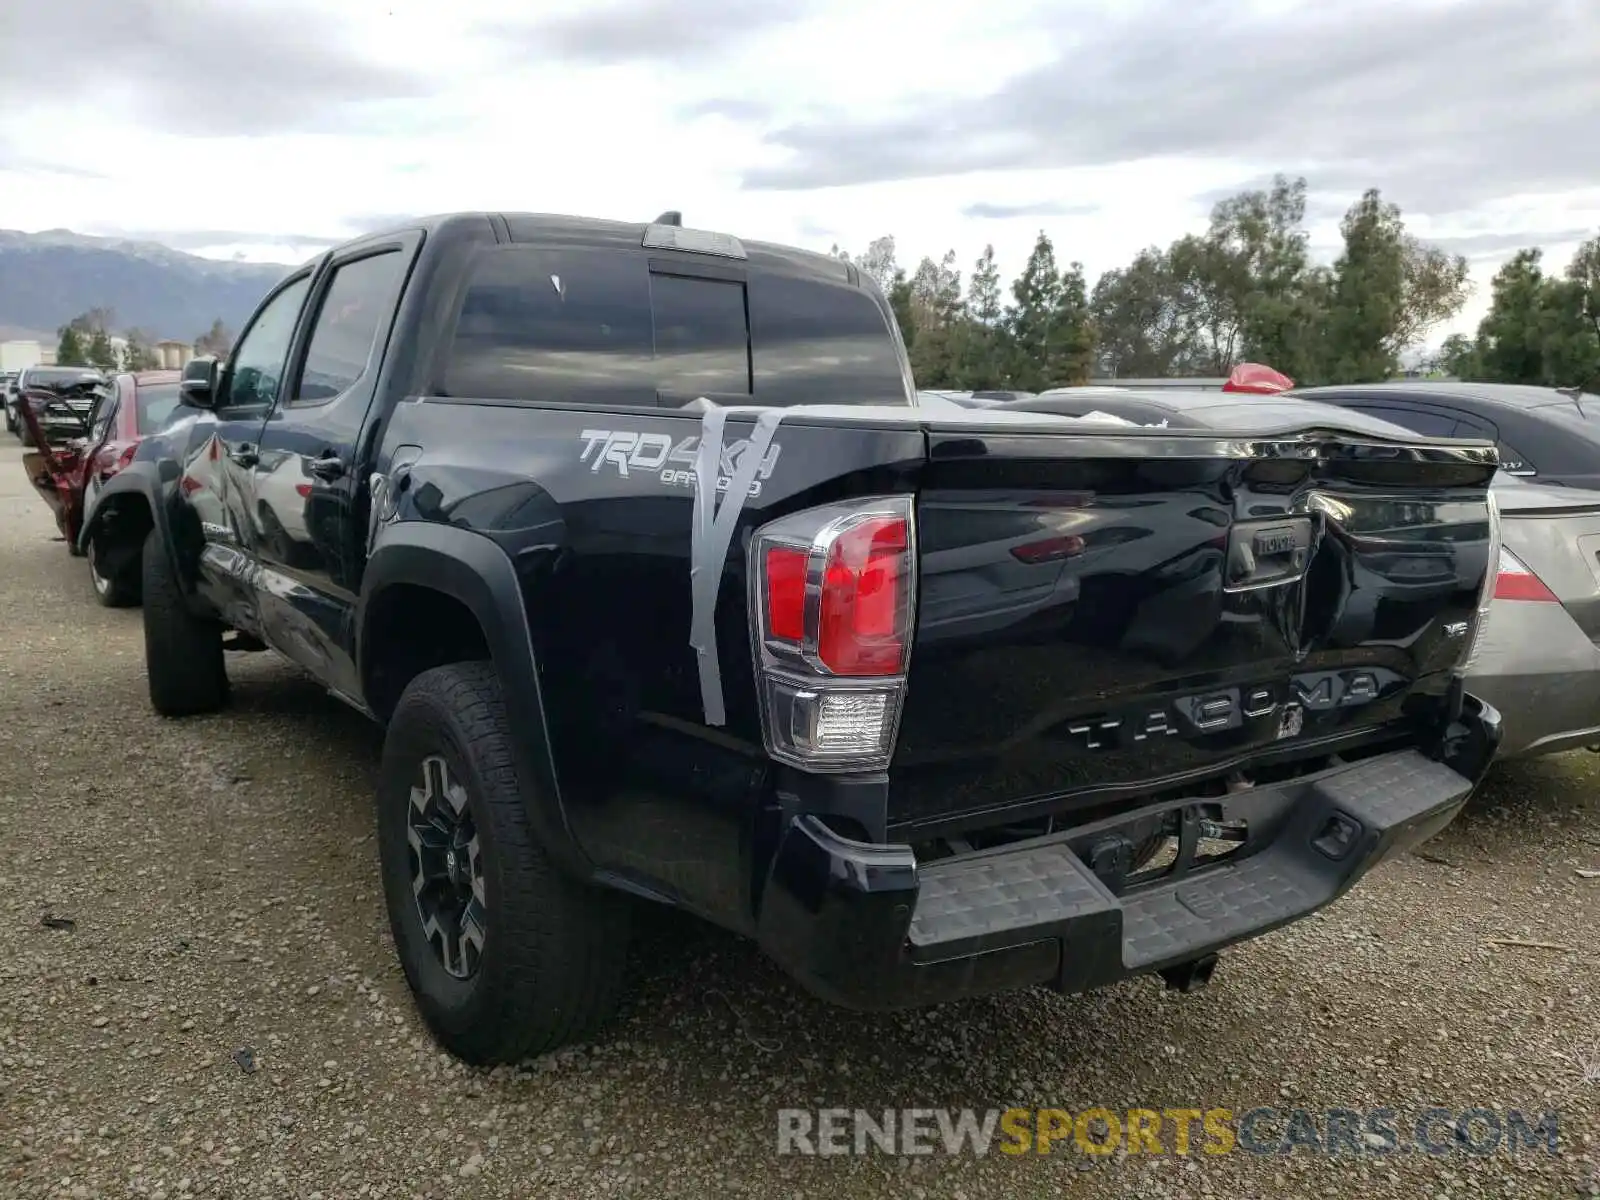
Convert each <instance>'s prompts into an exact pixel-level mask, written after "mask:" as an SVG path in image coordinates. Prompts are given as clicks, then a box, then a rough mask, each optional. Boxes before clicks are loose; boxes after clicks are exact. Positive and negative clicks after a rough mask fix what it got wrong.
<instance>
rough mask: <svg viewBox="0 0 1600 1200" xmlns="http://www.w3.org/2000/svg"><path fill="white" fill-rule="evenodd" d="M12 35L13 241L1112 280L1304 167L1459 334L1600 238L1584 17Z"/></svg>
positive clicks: (1361, 4)
mask: <svg viewBox="0 0 1600 1200" xmlns="http://www.w3.org/2000/svg"><path fill="white" fill-rule="evenodd" d="M534 14H537V15H534ZM0 48H3V53H4V64H5V65H4V69H3V70H0V228H12V229H23V230H39V229H46V228H58V227H67V228H71V229H75V230H78V231H80V232H86V233H109V234H131V235H135V236H141V237H150V238H153V239H155V240H159V241H163V242H166V243H167V244H169V245H172V246H175V247H178V248H180V249H186V250H191V251H196V252H200V253H205V254H211V255H216V256H222V257H226V256H230V255H237V254H243V255H244V256H246V257H250V258H256V259H263V260H270V261H296V260H298V259H300V258H303V257H305V256H306V255H308V254H309V253H311V252H313V251H315V250H316V249H318V248H320V246H321V245H324V244H327V243H328V242H329V241H331V240H337V239H339V238H341V237H343V236H348V235H350V234H353V233H356V232H360V231H362V230H364V229H367V228H371V227H373V226H374V225H375V224H381V223H384V222H386V221H388V220H390V219H391V218H394V217H397V216H404V215H408V214H414V213H422V212H434V211H441V210H451V209H471V208H489V209H495V208H501V209H524V210H534V211H551V212H573V213H582V214H585V215H592V216H608V217H619V218H631V219H638V220H643V219H648V218H649V217H651V216H653V215H654V214H655V213H657V212H659V211H661V210H662V209H666V208H677V209H681V210H682V211H683V213H684V215H685V222H686V223H687V224H691V225H697V226H701V227H704V228H712V229H721V230H726V231H730V232H734V233H738V234H741V235H744V236H747V237H760V238H768V239H774V240H780V241H792V242H797V243H799V244H802V245H806V246H811V247H815V248H818V249H823V250H825V249H827V248H828V247H829V246H830V245H831V244H833V243H838V244H840V245H842V246H845V247H846V248H850V249H859V248H862V247H864V246H865V245H866V243H867V242H868V241H869V240H870V239H871V238H873V237H874V236H876V235H878V234H880V233H886V232H892V233H894V234H895V236H896V238H897V241H898V243H899V246H900V257H901V261H902V262H903V263H905V264H906V265H908V266H910V265H914V263H915V261H916V259H917V258H919V257H920V256H922V255H923V254H933V255H935V256H937V255H938V254H940V253H941V252H942V251H944V250H945V249H946V248H949V247H954V248H955V249H956V250H957V252H958V254H959V257H960V259H961V261H962V264H963V265H964V266H967V265H970V262H971V260H972V259H974V258H975V257H976V256H977V255H978V253H979V252H980V251H981V250H982V248H983V246H984V244H985V243H986V242H992V243H994V245H995V247H996V250H997V253H998V254H999V256H1000V259H1001V265H1002V267H1003V268H1004V269H1006V270H1008V271H1011V270H1015V269H1017V268H1019V267H1020V266H1021V264H1022V261H1023V259H1024V258H1025V257H1026V254H1027V251H1028V249H1029V247H1030V245H1031V244H1032V241H1033V238H1034V236H1035V235H1036V234H1037V232H1038V231H1039V229H1041V228H1043V229H1046V230H1048V231H1049V233H1050V234H1051V236H1052V238H1053V239H1054V240H1055V242H1056V246H1057V252H1058V254H1059V255H1060V256H1061V257H1062V258H1063V259H1069V258H1079V259H1081V260H1082V261H1083V262H1084V263H1085V264H1086V266H1087V267H1088V269H1089V271H1090V273H1091V275H1093V274H1095V273H1097V272H1099V271H1100V270H1103V269H1105V268H1108V267H1112V266H1117V265H1120V264H1121V263H1123V262H1125V261H1126V260H1127V259H1128V258H1130V257H1131V256H1132V255H1133V253H1134V252H1135V251H1136V250H1138V249H1139V247H1141V246H1143V245H1146V244H1148V243H1151V242H1159V243H1166V242H1167V241H1169V240H1171V239H1172V238H1173V237H1175V236H1178V235H1179V234H1181V233H1184V232H1186V231H1188V230H1191V229H1197V228H1201V227H1203V225H1204V222H1205V217H1206V213H1207V210H1208V208H1209V206H1210V205H1211V204H1212V203H1213V202H1214V201H1215V200H1216V199H1217V198H1218V197H1219V196H1222V195H1227V194H1229V193H1231V192H1234V191H1237V190H1239V189H1240V188H1241V187H1244V186H1250V185H1255V184H1259V183H1260V182H1262V181H1263V180H1265V179H1267V178H1269V177H1270V176H1271V174H1272V173H1273V172H1274V171H1284V172H1287V173H1290V174H1304V175H1305V176H1306V177H1307V178H1308V180H1309V181H1310V185H1311V189H1312V193H1313V199H1312V206H1311V208H1312V211H1311V214H1310V215H1311V220H1312V232H1313V240H1314V242H1315V243H1316V244H1317V247H1318V249H1319V250H1320V251H1321V252H1323V253H1325V254H1328V255H1330V256H1331V253H1332V247H1333V246H1334V245H1335V244H1336V242H1337V218H1338V215H1339V214H1340V213H1341V212H1342V211H1343V209H1344V208H1345V207H1346V206H1347V205H1348V204H1349V202H1350V201H1352V200H1353V199H1354V198H1355V197H1356V196H1357V195H1358V194H1359V192H1360V191H1361V190H1362V189H1363V188H1365V187H1368V186H1377V187H1380V188H1381V189H1382V190H1383V191H1384V193H1385V195H1386V196H1387V197H1388V198H1390V199H1393V200H1395V201H1397V202H1398V203H1399V204H1400V205H1401V206H1402V207H1403V208H1404V209H1405V211H1406V213H1407V217H1408V221H1409V223H1410V225H1411V227H1412V228H1413V229H1414V230H1415V231H1416V232H1418V233H1420V234H1422V235H1424V236H1426V237H1428V238H1430V239H1432V240H1435V241H1437V242H1439V243H1441V244H1442V245H1444V246H1446V247H1448V248H1450V249H1452V250H1454V251H1458V252H1460V253H1464V254H1467V255H1468V256H1469V257H1470V258H1471V259H1472V260H1473V263H1474V268H1475V270H1474V274H1475V277H1476V278H1477V280H1478V282H1479V288H1478V293H1479V294H1478V296H1477V297H1476V298H1475V300H1474V302H1473V304H1472V305H1471V306H1470V308H1469V310H1468V312H1467V313H1466V314H1464V318H1463V320H1462V321H1461V322H1458V323H1457V324H1458V325H1463V324H1471V323H1475V321H1476V318H1477V316H1478V315H1479V314H1480V313H1481V311H1482V307H1483V305H1484V303H1485V302H1486V299H1487V291H1488V287H1487V283H1488V276H1489V274H1490V273H1492V271H1493V268H1494V266H1495V264H1496V263H1497V262H1498V261H1500V260H1502V259H1503V258H1504V257H1505V256H1506V254H1507V253H1509V251H1510V250H1511V249H1512V248H1515V247H1517V246H1521V245H1527V244H1543V245H1545V246H1546V247H1547V252H1548V254H1549V255H1550V257H1551V258H1552V259H1553V260H1554V261H1556V262H1558V263H1564V262H1565V260H1566V258H1567V257H1568V256H1569V255H1570V253H1571V250H1572V247H1573V245H1574V244H1575V243H1576V242H1577V241H1579V240H1581V239H1582V238H1584V237H1586V236H1591V235H1592V234H1594V233H1595V232H1597V231H1600V156H1597V155H1596V153H1595V147H1596V145H1597V144H1600V67H1597V64H1600V4H1597V3H1596V2H1595V0H1539V2H1537V3H1535V2H1534V0H1343V2H1342V3H1339V4H1331V5H1330V4H1326V3H1316V2H1315V0H1313V2H1309V3H1302V2H1300V0H982V2H977V0H917V3H915V4H913V3H910V2H909V0H904V2H901V3H896V2H892V0H588V2H583V0H578V2H572V3H569V2H568V0H540V3H538V4H521V3H514V2H513V0H449V3H443V4H441V3H439V2H438V0H270V2H263V0H7V2H6V3H4V4H3V5H0ZM1437 336H1438V335H1437V334H1436V335H1435V337H1436V338H1437Z"/></svg>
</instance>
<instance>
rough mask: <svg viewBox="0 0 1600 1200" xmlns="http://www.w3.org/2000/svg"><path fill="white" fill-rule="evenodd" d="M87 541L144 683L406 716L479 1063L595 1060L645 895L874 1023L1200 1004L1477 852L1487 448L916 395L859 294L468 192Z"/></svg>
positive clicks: (323, 268)
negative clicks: (316, 694) (102, 568)
mask: <svg viewBox="0 0 1600 1200" xmlns="http://www.w3.org/2000/svg"><path fill="white" fill-rule="evenodd" d="M182 393H183V397H184V402H185V404H186V405H188V406H189V408H190V409H192V412H191V413H190V415H189V416H187V417H185V418H183V419H181V420H179V421H177V422H176V423H174V424H173V425H172V426H170V427H169V428H168V429H167V430H166V431H164V432H163V433H162V434H160V435H158V436H155V437H151V438H148V439H146V440H145V441H144V442H143V443H142V445H141V447H140V449H139V451H138V454H137V457H136V459H135V461H134V463H133V464H132V465H131V466H130V467H129V468H128V469H126V470H124V471H123V472H121V473H120V474H119V475H117V476H116V477H114V479H113V480H112V482H111V483H110V484H108V485H107V487H106V489H105V491H104V493H103V494H102V496H101V498H100V500H99V502H98V503H97V504H96V506H95V510H94V511H93V512H92V513H90V514H89V515H88V518H87V520H86V522H85V528H84V533H83V538H84V541H85V543H86V544H87V543H88V542H90V541H94V542H95V548H96V551H97V559H98V561H100V562H102V563H104V564H106V566H107V569H111V570H119V569H120V570H124V571H127V570H135V569H138V570H140V571H142V579H143V595H144V606H145V607H144V627H145V646H146V654H147V665H148V674H149V690H150V698H151V702H152V704H153V705H154V707H155V709H156V711H157V712H159V713H162V714H166V715H169V716H180V715H183V714H188V713H198V712H203V711H207V710H212V709H216V708H217V707H218V706H220V705H222V704H224V703H225V702H226V698H227V694H228V684H227V674H226V670H225V667H224V652H225V651H226V650H230V649H233V650H251V649H261V648H264V647H270V648H271V649H273V650H276V651H278V652H280V653H281V654H283V655H285V656H287V657H288V658H290V659H292V660H293V661H294V662H296V663H298V664H299V665H300V666H302V667H303V668H304V669H305V670H307V671H309V672H310V673H311V674H312V675H314V676H315V677H316V678H317V679H318V680H320V681H321V682H322V683H323V684H325V685H326V686H327V687H328V688H329V689H330V690H331V691H332V692H333V693H335V694H336V695H338V696H339V697H341V698H342V699H344V700H346V701H347V702H349V703H350V704H352V705H354V706H355V707H357V708H358V709H360V710H362V711H364V712H366V713H368V714H370V715H371V716H372V717H373V718H374V719H375V720H377V721H380V722H382V723H384V724H385V725H386V727H387V735H386V742H385V748H384V755H383V764H382V769H381V782H380V784H379V792H378V797H377V805H378V816H377V821H378V831H379V842H380V855H381V861H382V869H383V875H384V886H385V891H386V895H387V901H388V908H389V915H390V918H391V921H392V923H393V930H394V937H395V942H396V945H397V947H398V951H399V954H400V957H401V959H402V961H403V964H404V967H405V971H406V975H407V977H408V979H409V981H410V983H411V986H412V988H413V990H414V992H415V994H416V997H417V1000H418V1003H419V1005H420V1007H421V1009H422V1012H423V1013H424V1015H425V1016H426V1019H427V1020H428V1022H429V1023H430V1025H431V1026H432V1028H433V1029H434V1031H435V1032H436V1034H437V1036H438V1037H439V1038H440V1039H441V1040H442V1041H443V1042H444V1043H445V1044H446V1045H447V1046H448V1047H449V1048H450V1049H452V1050H453V1051H455V1052H456V1053H457V1054H459V1055H461V1056H462V1057H464V1058H467V1059H469V1060H473V1061H483V1062H492V1061H507V1060H515V1059H518V1058H520V1057H523V1056H525V1055H528V1054H530V1053H534V1052H538V1051H540V1050H543V1049H546V1048H549V1047H552V1046H555V1045H558V1044H560V1043H561V1042H563V1041H565V1040H569V1039H572V1038H575V1037H579V1036H582V1035H584V1034H585V1033H586V1032H587V1031H589V1030H591V1029H592V1028H593V1027H594V1026H595V1025H596V1023H597V1022H598V1021H600V1020H601V1019H602V1018H603V1017H604V1016H605V1015H606V1013H607V1011H608V1009H609V1008H610V1006H611V1005H612V1003H613V1001H614V999H615V998H616V994H617V991H618V987H619V980H620V978H621V966H622V963H623V959H624V954H625V948H626V930H627V924H628V917H629V913H630V910H631V907H632V906H633V905H634V904H636V903H637V902H638V901H639V899H640V898H646V899H649V900H654V901H658V902H661V903H665V904H671V905H678V906H681V907H682V908H685V909H687V910H690V911H692V912H695V913H698V914H700V915H702V916H704V917H705V918H707V919H709V920H712V921H715V922H718V923H719V924H721V925H724V926H726V927H728V928H730V929H733V930H736V931H738V932H740V933H743V934H746V935H748V936H750V937H753V938H754V939H756V940H757V942H758V943H759V944H760V945H761V946H762V947H763V948H764V949H765V950H766V951H767V952H768V953H769V954H770V955H771V956H772V957H773V958H774V959H776V960H777V961H778V962H779V963H781V964H782V965H783V966H784V967H785V968H786V969H787V970H788V971H790V972H791V973H792V974H793V975H794V976H795V977H796V978H797V979H799V980H800V981H801V982H802V983H803V984H804V985H805V986H806V987H808V988H809V989H810V990H812V991H813V992H815V993H817V994H818V995H820V996H823V997H825V998H828V999H830V1000H833V1001H836V1002H838V1003H841V1004H844V1005H849V1006H853V1007H857V1008H883V1007H893V1006H905V1005H914V1004H922V1003H928V1002H933V1001H938V1000H943V999H948V998H953V997H960V996H967V995H973V994H978V993H984V992H991V991H995V990H999V989H1005V988H1013V987H1020V986H1026V985H1033V984H1047V985H1050V986H1053V987H1055V988H1058V989H1061V990H1064V991H1078V990H1082V989H1086V988H1091V987H1096V986H1099V985H1102V984H1106V983H1109V982H1111V981H1114V980H1118V979H1121V978H1124V977H1126V976H1129V975H1135V974H1142V973H1160V974H1161V975H1162V976H1163V977H1164V978H1165V979H1166V981H1167V983H1168V984H1169V985H1170V986H1175V987H1180V988H1184V989H1188V988H1192V987H1195V986H1198V985H1200V984H1203V983H1204V982H1205V981H1206V979H1207V978H1208V977H1209V975H1210V973H1211V970H1212V967H1213V965H1214V963H1215V961H1216V952H1217V951H1218V950H1219V949H1221V948H1222V947H1224V946H1227V945H1229V944H1232V943H1235V942H1238V941H1240V940H1242V939H1245V938H1248V937H1251V936H1253V935H1256V934H1259V933H1262V932H1265V931H1266V930H1269V929H1272V928H1275V927H1277V926H1280V925H1282V924H1284V923H1286V922H1289V921H1292V920H1295V919H1296V918H1299V917H1302V916H1305V915H1306V914H1308V913H1310V912H1312V911H1313V910H1315V909H1317V908H1319V907H1321V906H1323V905H1325V904H1327V903H1328V902H1329V901H1331V900H1333V899H1334V898H1336V897H1337V896H1338V895H1340V894H1341V893H1342V892H1343V891H1345V890H1346V889H1347V888H1349V887H1350V886H1351V885H1352V884H1353V883H1354V882H1355V880H1356V879H1358V878H1359V877H1360V876H1361V875H1363V874H1364V873H1365V872H1366V871H1368V870H1369V869H1370V868H1372V867H1373V866H1374V865H1376V864H1377V863H1378V862H1380V861H1382V860H1384V859H1385V858H1388V857H1390V856H1393V855H1395V854H1397V853H1400V852H1403V851H1404V850H1405V849H1406V848H1408V847H1410V846H1412V845H1414V844H1415V843H1417V842H1419V841H1421V840H1422V839H1424V838H1426V837H1428V836H1430V835H1432V834H1433V833H1435V832H1436V831H1437V830H1439V829H1440V828H1442V827H1443V826H1444V825H1445V824H1447V823H1448V822H1449V821H1450V820H1451V819H1452V818H1453V817H1454V816H1455V814H1456V813H1457V812H1458V811H1459V810H1460V808H1461V806H1462V804H1463V803H1464V802H1465V800H1466V798H1467V796H1468V794H1469V793H1470V792H1471V791H1472V788H1473V787H1474V785H1475V784H1476V783H1477V781H1478V780H1479V779H1480V777H1481V776H1482V774H1483V772H1484V771H1485V769H1486V767H1487V764H1488V762H1489V759H1490V758H1491V756H1492V754H1493V751H1494V748H1495V746H1496V743H1497V740H1498V737H1499V718H1498V715H1497V714H1496V713H1495V712H1494V710H1493V709H1492V708H1489V707H1487V706H1486V705H1483V704H1481V703H1479V702H1478V701H1477V700H1475V699H1474V698H1473V697H1471V696H1470V695H1466V694H1464V693H1463V690H1462V686H1461V682H1460V667H1461V664H1462V662H1463V660H1464V659H1465V658H1466V657H1467V655H1468V652H1469V649H1470V646H1471V644H1472V642H1473V639H1474V637H1475V632H1476V629H1477V626H1478V622H1479V617H1480V614H1481V612H1482V611H1483V606H1484V604H1485V596H1486V593H1485V582H1486V578H1487V576H1488V574H1489V573H1488V570H1487V564H1489V563H1491V562H1493V561H1495V557H1496V551H1495V548H1494V541H1495V539H1496V536H1497V529H1498V526H1497V521H1496V518H1495V514H1494V512H1493V509H1492V506H1491V504H1490V503H1489V500H1488V491H1487V485H1488V483H1489V479H1490V476H1491V475H1492V474H1493V472H1494V469H1495V463H1494V454H1493V449H1492V447H1489V446H1487V445H1479V444H1474V443H1463V442H1432V443H1430V442H1428V441H1427V440H1426V439H1418V438H1416V437H1414V436H1412V435H1407V434H1404V433H1402V432H1400V431H1398V430H1396V429H1395V428H1394V427H1392V426H1388V425H1385V424H1382V423H1379V422H1374V421H1371V420H1370V419H1366V418H1362V417H1361V416H1360V415H1359V414H1354V413H1349V412H1344V411H1339V410H1335V409H1327V408H1322V407H1320V406H1317V405H1314V404H1310V403H1304V404H1300V405H1298V406H1295V407H1293V408H1286V407H1284V406H1282V405H1278V406H1271V407H1268V408H1266V409H1263V410H1261V411H1260V412H1259V413H1258V414H1256V415H1254V416H1252V414H1251V412H1250V410H1248V409H1246V410H1243V411H1241V412H1240V413H1239V414H1236V419H1234V420H1233V421H1232V423H1231V425H1230V427H1229V428H1227V429H1226V430H1216V429H1206V428H1184V429H1174V428H1150V427H1145V426H1143V425H1140V424H1137V423H1131V422H1121V423H1117V422H1115V421H1114V420H1112V419H1108V418H1105V417H1103V416H1101V415H1099V414H1096V413H1092V412H1091V413H1087V414H1084V415H1082V416H1063V415H1060V414H1054V413H1049V412H1026V411H1013V412H1005V411H990V410H985V411H978V410H960V409H958V408H956V407H954V406H944V407H941V408H938V409H934V408H921V407H919V406H918V405H917V404H916V392H915V389H914V385H913V383H912V380H911V377H910V372H909V370H908V367H907V362H906V356H905V352H904V347H903V345H902V343H901V340H900V337H899V334H898V331H897V329H896V326H895V324H894V321H893V318H892V316H891V314H890V310H889V307H888V305H887V304H886V303H885V301H884V298H883V297H882V295H881V294H880V293H879V292H878V290H877V289H876V288H875V287H874V286H873V285H872V284H871V283H870V281H869V280H868V279H866V278H865V277H863V276H861V275H860V274H859V273H858V272H857V270H856V269H855V268H854V267H853V266H851V265H849V264H848V263H845V262H842V261H838V260H835V259H832V258H828V257H825V256H822V255H817V254H811V253H806V252H802V251H798V250H794V249H790V248H787V247H783V246H776V245H767V244H758V243H752V242H741V241H739V240H738V239H736V238H734V237H731V236H728V235H724V234H714V233H708V232H704V231H700V230H695V229H690V228H685V227H684V226H683V225H682V223H681V221H680V220H678V219H677V217H676V214H664V215H663V217H661V218H659V219H658V220H657V221H655V222H651V223H648V224H643V223H634V224H629V223H622V222H611V221H595V220H583V219H575V218H565V217H549V216H526V215H514V214H473V215H453V216H447V217H439V218H433V219H429V220H425V221H418V222H416V223H414V224H412V225H410V226H408V227H406V228H402V229H397V230H394V231H392V232H389V233H385V234H381V235H374V236H370V237H365V238H362V239H360V240H358V241H355V242H352V243H350V244H348V245H346V246H343V247H340V248H338V249H335V250H333V251H330V252H329V253H327V254H325V255H323V256H322V257H319V258H318V259H316V260H315V261H314V262H312V263H310V264H308V265H306V266H305V267H303V268H301V269H299V270H297V271H295V272H294V273H292V274H291V275H290V276H289V277H288V278H286V279H285V280H284V281H283V282H282V283H281V284H280V285H279V286H278V287H277V288H276V290H274V291H273V292H272V294H271V295H269V296H268V297H267V298H266V299H265V300H264V301H263V303H262V304H261V306H260V307H259V309H258V310H257V312H256V313H255V315H254V317H253V318H252V319H251V321H250V322H249V324H248V325H247V327H246V328H245V331H244V334H243V337H242V338H241V340H240V342H239V343H238V345H237V346H236V347H235V348H234V350H233V352H232V354H231V356H230V357H229V358H228V360H227V361H226V362H225V363H218V362H216V361H214V360H210V359H198V360H196V361H194V362H192V363H191V364H190V365H189V367H188V369H187V370H186V372H185V380H184V383H183V384H182Z"/></svg>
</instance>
